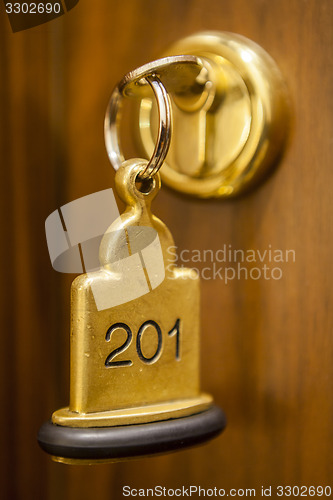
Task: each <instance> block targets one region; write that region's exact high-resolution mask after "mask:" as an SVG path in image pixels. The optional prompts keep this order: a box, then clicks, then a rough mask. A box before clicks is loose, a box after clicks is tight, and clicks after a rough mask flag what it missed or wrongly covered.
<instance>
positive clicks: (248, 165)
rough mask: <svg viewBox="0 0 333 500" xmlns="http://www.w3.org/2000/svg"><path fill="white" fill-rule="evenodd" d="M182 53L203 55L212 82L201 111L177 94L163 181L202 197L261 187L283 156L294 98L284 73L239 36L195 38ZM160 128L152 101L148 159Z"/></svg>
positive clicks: (174, 50)
mask: <svg viewBox="0 0 333 500" xmlns="http://www.w3.org/2000/svg"><path fill="white" fill-rule="evenodd" d="M177 54H192V55H195V56H197V57H199V58H200V60H201V61H202V64H203V65H204V67H205V68H206V70H207V72H208V75H207V76H206V79H207V80H208V81H209V82H210V84H209V85H207V84H206V87H205V95H204V98H203V99H202V101H201V102H200V106H196V107H195V108H191V106H186V104H185V105H184V101H182V102H181V103H180V100H179V96H177V95H175V94H173V93H171V94H172V95H171V103H172V113H173V136H172V141H171V145H170V149H169V153H168V156H167V160H166V162H165V163H164V166H163V169H162V170H161V176H162V180H163V181H164V182H165V183H166V184H167V185H168V186H170V187H172V188H174V189H176V190H177V191H181V192H183V193H186V194H191V195H195V196H198V197H202V198H209V197H230V196H235V195H238V194H240V193H242V192H244V191H246V190H248V189H249V188H251V187H252V186H253V185H255V184H256V183H257V182H258V181H260V180H261V179H262V178H263V176H264V175H265V174H266V173H267V172H268V171H269V169H270V168H271V167H272V166H273V165H274V164H275V163H276V160H277V158H278V157H279V155H280V154H281V152H282V151H283V147H284V144H285V140H286V136H287V132H288V96H287V91H286V86H285V84H284V80H283V78H282V75H281V73H280V71H279V69H278V67H277V65H276V63H275V62H274V61H273V59H272V58H271V57H270V56H269V55H268V54H267V53H266V52H265V51H264V50H263V49H262V48H261V47H259V46H258V45H257V44H255V43H254V42H252V41H251V40H249V39H247V38H245V37H243V36H240V35H236V34H233V33H223V32H203V33H198V34H195V35H192V36H189V37H187V38H184V39H182V40H179V41H178V42H176V43H175V44H174V45H173V46H172V47H170V48H169V49H168V50H167V51H166V54H165V55H168V56H172V55H177ZM170 72H172V69H171V68H170ZM175 78H176V76H175ZM161 82H162V84H164V80H163V78H161ZM167 90H169V89H167ZM135 129H136V130H137V126H135ZM156 129H157V122H156V111H155V106H154V104H153V102H152V100H151V97H144V98H143V99H142V100H141V103H140V109H139V142H140V143H141V146H142V148H143V154H144V155H146V156H149V155H150V154H151V152H152V151H153V147H154V139H153V138H154V137H155V136H156Z"/></svg>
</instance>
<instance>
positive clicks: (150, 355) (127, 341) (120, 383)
mask: <svg viewBox="0 0 333 500" xmlns="http://www.w3.org/2000/svg"><path fill="white" fill-rule="evenodd" d="M143 163H146V162H143V160H129V161H127V162H125V163H124V164H123V165H122V166H121V167H120V169H119V170H118V172H117V174H116V189H117V192H118V194H119V195H120V197H121V198H122V199H123V201H124V202H125V203H126V210H125V212H124V213H123V214H122V215H121V216H120V217H119V218H118V219H117V220H116V221H115V222H114V223H113V224H112V225H111V227H110V228H109V229H108V231H107V233H106V234H105V236H104V238H103V240H102V243H101V247H100V261H101V268H100V269H99V270H97V271H94V272H90V273H88V274H83V275H80V276H78V277H77V278H76V279H75V280H74V282H73V284H72V302H71V371H70V373H71V389H70V404H69V408H64V409H61V410H58V411H56V412H55V413H54V414H53V415H52V422H48V423H46V424H44V426H43V427H42V428H41V430H40V432H39V443H40V445H41V446H42V448H43V449H44V450H45V451H47V452H48V453H51V454H52V455H53V458H54V460H56V461H60V462H64V463H91V462H96V461H103V462H104V461H110V460H111V461H113V460H117V459H123V458H128V457H133V456H142V455H145V454H154V453H162V452H165V451H170V450H175V449H178V448H181V447H184V446H190V445H194V444H197V443H200V442H203V441H205V440H207V439H209V438H211V437H213V436H215V435H216V434H218V433H219V432H220V431H221V430H222V429H223V427H224V425H225V420H224V415H223V413H222V412H221V410H220V409H219V408H217V407H215V406H214V405H213V402H212V398H211V396H209V395H207V394H203V393H201V391H200V381H199V329H200V328H199V323H200V320H199V276H198V275H197V273H196V272H195V271H194V270H191V269H185V268H177V267H176V265H175V262H174V260H175V255H174V254H173V249H174V242H173V239H172V236H171V234H170V232H169V230H168V229H167V227H166V226H165V225H164V224H163V222H161V221H160V220H159V219H158V218H157V217H155V216H154V215H153V214H152V213H151V202H152V200H153V199H154V197H155V196H156V194H157V192H158V190H159V189H160V177H159V174H156V175H155V176H154V177H153V178H151V179H148V180H146V181H145V182H143V183H142V184H141V187H140V186H139V185H138V175H139V173H140V171H142V167H143Z"/></svg>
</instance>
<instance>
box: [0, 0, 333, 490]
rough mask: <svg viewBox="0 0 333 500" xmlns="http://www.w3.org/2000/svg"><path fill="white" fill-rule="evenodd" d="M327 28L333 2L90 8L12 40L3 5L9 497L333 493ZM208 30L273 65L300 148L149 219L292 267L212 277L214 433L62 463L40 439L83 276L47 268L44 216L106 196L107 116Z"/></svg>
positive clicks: (192, 244)
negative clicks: (135, 454) (245, 191)
mask: <svg viewBox="0 0 333 500" xmlns="http://www.w3.org/2000/svg"><path fill="white" fill-rule="evenodd" d="M332 25H333V3H332V1H331V0H321V1H320V2H318V1H317V0H223V1H222V0H209V1H203V0H201V1H199V0H182V1H179V0H169V1H167V2H165V1H162V0H155V1H152V0H135V1H134V0H128V1H127V2H120V1H115V0H111V1H110V0H99V2H88V1H86V0H81V1H80V2H79V4H78V5H77V6H76V7H75V8H74V9H73V10H71V11H70V12H69V13H68V14H66V15H65V16H63V17H61V18H59V19H56V20H54V21H52V22H50V23H48V24H46V25H43V26H40V27H36V28H33V29H30V30H27V31H23V32H18V33H15V34H13V33H11V31H10V26H9V23H8V20H7V19H6V17H5V14H4V12H3V11H1V13H0V71H1V77H0V159H1V197H0V200H1V211H0V217H1V228H2V244H1V247H0V255H1V261H0V262H1V269H2V283H3V286H2V287H1V292H0V293H1V314H2V316H1V318H2V319H1V324H2V335H1V339H2V340H1V344H2V346H1V350H0V371H1V375H0V401H1V402H2V411H1V414H0V415H1V416H0V419H1V420H0V422H1V441H0V442H1V467H0V474H1V476H2V477H1V494H3V497H2V498H4V499H6V500H7V499H8V500H16V499H20V500H21V499H22V500H23V499H24V500H37V499H42V500H60V499H61V500H88V499H92V498H94V499H106V498H114V499H118V498H119V499H120V498H122V488H123V486H124V485H129V486H131V487H133V488H144V487H154V486H155V485H161V486H165V487H167V488H176V487H179V486H181V485H184V486H189V485H200V486H202V487H207V488H208V487H214V486H216V487H218V488H225V489H226V490H228V489H229V488H236V489H237V488H256V490H257V495H258V496H259V493H260V489H261V486H262V485H264V486H266V487H268V486H273V487H275V486H277V485H282V486H285V485H291V486H292V485H298V486H301V485H308V486H310V485H314V486H317V485H324V486H325V485H329V484H330V485H331V487H332V488H333V483H332V477H333V457H332V441H333V439H332V438H333V430H332V422H333V362H332V361H333V337H332V333H333V332H332V283H331V280H332V251H333V233H332V222H333V218H332V181H333V179H332V177H333V169H332V156H333V123H332V121H333V97H332V96H333V30H332ZM200 30H221V31H231V32H235V33H240V34H242V35H245V36H247V37H248V38H251V39H252V40H254V41H256V42H257V43H258V44H259V45H261V46H262V47H263V48H265V49H266V50H267V51H268V52H269V54H271V55H272V56H273V57H274V58H275V60H276V61H277V63H278V65H279V66H280V68H281V71H282V72H283V74H284V75H285V78H286V81H287V85H288V87H289V91H290V95H291V106H292V133H291V137H290V141H289V146H288V149H287V151H286V153H285V155H284V158H283V160H282V161H281V163H280V165H279V167H278V169H277V170H276V171H275V173H274V174H273V175H272V176H271V177H270V178H269V179H268V181H267V182H265V183H264V184H263V185H262V186H261V187H260V188H259V189H257V190H255V191H253V192H252V193H251V194H250V195H247V196H246V197H244V198H241V199H238V200H234V201H221V200H215V201H212V200H208V201H198V200H195V199H189V198H184V197H182V196H181V195H178V194H176V193H175V192H172V191H170V190H168V189H167V188H163V189H162V192H161V194H160V195H159V197H158V199H157V200H156V202H155V212H156V214H157V215H158V216H159V217H160V218H161V219H162V220H163V221H164V222H166V224H167V225H168V226H169V228H170V229H171V231H172V233H173V235H174V238H175V241H176V243H177V245H178V247H179V249H180V250H181V249H191V250H193V249H201V250H203V249H213V250H218V249H221V248H223V245H226V246H227V247H228V245H231V248H233V249H243V250H246V249H254V250H259V251H261V252H263V251H264V250H265V249H268V248H272V249H281V250H283V251H285V250H289V249H291V250H294V251H295V255H296V258H295V262H293V261H289V262H286V263H283V264H279V266H280V267H281V269H282V272H283V276H282V278H281V279H279V280H274V279H270V280H265V279H259V280H254V279H248V280H246V279H244V278H242V279H240V280H233V281H230V282H229V283H228V284H225V282H224V281H223V280H221V279H215V280H203V282H202V387H203V388H204V390H205V391H207V392H210V393H212V394H213V395H214V397H215V400H216V402H217V403H218V404H219V405H220V406H222V407H223V409H224V410H225V412H226V415H227V418H228V427H227V429H226V431H225V432H224V434H223V435H222V436H221V437H219V438H217V439H216V440H214V441H212V442H211V443H209V444H207V445H205V446H202V447H199V448H195V449H191V450H187V451H181V452H179V453H176V454H170V455H167V456H161V457H157V458H147V459H144V460H140V461H131V462H127V463H118V464H113V465H99V466H91V467H74V466H72V467H71V466H64V465H61V464H56V463H53V462H51V460H50V458H49V457H48V456H47V455H46V454H44V453H43V452H42V451H41V450H40V449H39V448H38V445H37V443H36V433H37V430H38V428H39V426H40V424H41V423H42V422H43V421H44V420H46V419H48V418H49V416H50V414H51V413H52V411H53V410H55V409H57V408H59V407H61V406H65V405H67V403H68V397H69V380H68V376H69V287H70V282H71V280H72V279H73V276H70V275H61V274H57V273H56V272H55V271H54V270H53V269H52V267H51V264H50V262H49V257H48V251H47V247H46V242H45V230H44V221H45V219H46V217H47V216H48V215H49V214H50V213H51V212H52V211H54V210H56V209H57V208H58V207H60V206H61V205H62V204H64V203H66V202H68V201H71V200H74V199H76V198H78V197H81V196H84V195H87V194H90V193H93V192H96V191H98V190H101V189H105V188H108V187H112V186H113V178H114V172H113V169H112V168H111V166H110V164H109V162H108V159H107V155H106V152H105V147H104V139H103V116H104V111H105V108H106V104H107V102H108V99H109V96H110V93H111V90H112V88H113V86H114V85H115V83H116V82H117V81H118V80H119V79H120V77H121V76H122V75H123V74H124V73H125V72H127V71H128V70H130V69H133V68H135V67H137V66H139V65H141V64H143V63H145V62H148V61H150V60H152V59H154V58H156V57H157V56H158V55H159V53H160V52H161V51H162V50H164V49H165V48H166V47H167V45H168V44H170V43H171V42H173V41H175V40H177V39H179V38H181V37H184V36H186V35H188V34H191V33H195V32H197V31H200ZM270 246H271V247H270ZM200 265H201V266H203V265H204V264H200ZM247 265H248V266H249V264H247ZM272 496H273V498H274V495H272Z"/></svg>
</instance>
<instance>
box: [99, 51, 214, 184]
mask: <svg viewBox="0 0 333 500" xmlns="http://www.w3.org/2000/svg"><path fill="white" fill-rule="evenodd" d="M207 75H208V71H207V68H205V67H204V65H203V63H202V61H201V60H200V59H199V58H198V57H196V56H192V55H179V56H173V57H165V58H163V59H159V60H157V61H153V62H150V63H148V64H145V65H144V66H141V67H140V68H137V69H135V70H133V71H130V72H129V73H128V74H127V75H125V76H124V78H123V79H122V80H121V81H120V82H119V83H118V85H116V87H115V89H114V90H113V92H112V95H111V98H110V101H109V104H108V107H107V110H106V114H105V121H104V134H105V145H106V149H107V152H108V155H109V158H110V161H111V163H112V165H113V167H114V168H115V169H116V170H117V169H118V168H119V167H120V165H121V164H122V163H123V162H124V161H125V158H124V155H123V153H122V149H121V146H120V142H119V140H118V125H119V111H120V110H121V101H122V97H133V96H134V97H138V96H141V97H144V96H146V95H149V92H148V93H147V91H148V89H149V86H150V87H151V89H152V90H153V93H154V96H155V99H156V103H157V109H158V130H157V141H154V143H155V142H156V144H154V147H153V149H152V153H151V159H150V160H149V162H148V164H147V166H146V167H145V168H144V170H143V171H142V172H141V173H140V178H141V179H146V178H151V177H153V175H154V174H155V173H156V172H158V170H159V169H160V168H161V166H162V164H163V162H164V160H165V157H166V155H167V153H168V150H169V144H170V136H171V109H170V103H169V98H168V94H167V92H166V89H165V86H166V88H167V89H168V91H169V92H173V93H174V94H175V96H176V98H178V103H179V106H180V108H181V109H189V108H190V109H192V110H196V109H200V108H201V106H202V104H203V103H204V102H205V101H206V99H207V96H208V94H207V92H208V88H209V86H210V82H208V81H207ZM161 79H163V85H162V83H161ZM148 84H149V85H148Z"/></svg>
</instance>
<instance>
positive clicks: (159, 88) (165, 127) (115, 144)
mask: <svg viewBox="0 0 333 500" xmlns="http://www.w3.org/2000/svg"><path fill="white" fill-rule="evenodd" d="M144 81H145V82H148V83H149V85H150V87H151V88H152V90H153V92H154V95H155V98H156V101H157V106H158V115H159V120H158V122H159V126H158V134H157V142H156V145H155V149H154V152H153V155H152V157H151V159H150V160H149V162H148V164H147V166H146V167H145V168H144V170H143V171H142V172H141V173H140V179H147V178H149V177H152V176H153V175H154V174H156V173H157V172H158V171H159V169H160V168H161V166H162V164H163V162H164V160H165V157H166V155H167V153H168V150H169V146H170V139H171V107H170V101H169V97H168V94H167V91H166V89H165V87H164V85H162V83H161V81H160V80H159V78H158V77H157V76H155V75H151V76H147V77H146V78H145V79H144ZM142 83H143V82H142ZM124 90H125V87H124V86H123V87H122V88H121V87H120V85H118V86H117V87H116V88H115V89H114V91H113V93H112V95H111V99H110V101H109V104H108V108H107V111H106V115H105V122H104V133H105V144H106V149H107V152H108V155H109V158H110V161H111V163H112V165H113V166H114V168H115V170H118V168H119V167H120V165H121V164H122V163H123V161H124V160H125V158H124V156H123V154H122V152H121V150H120V145H119V140H118V122H119V109H120V106H121V98H122V94H123V92H124Z"/></svg>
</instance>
